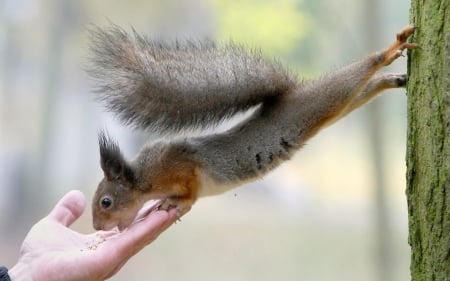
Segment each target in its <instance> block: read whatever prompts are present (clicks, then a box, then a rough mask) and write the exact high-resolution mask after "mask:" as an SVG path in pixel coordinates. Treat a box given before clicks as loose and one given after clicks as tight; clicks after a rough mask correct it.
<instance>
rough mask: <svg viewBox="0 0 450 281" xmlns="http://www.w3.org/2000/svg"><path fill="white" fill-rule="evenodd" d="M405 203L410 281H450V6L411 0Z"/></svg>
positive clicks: (432, 0) (444, 0)
mask: <svg viewBox="0 0 450 281" xmlns="http://www.w3.org/2000/svg"><path fill="white" fill-rule="evenodd" d="M411 23H413V24H415V25H416V26H417V27H418V28H417V30H416V32H415V34H414V36H413V38H412V41H413V42H415V43H418V44H420V46H421V48H420V49H417V50H413V51H412V52H410V54H409V55H410V56H409V60H408V75H409V82H408V87H407V93H408V144H407V155H406V160H407V190H406V195H407V201H408V216H409V237H408V240H409V244H410V245H411V277H412V280H414V281H419V280H420V281H421V280H439V281H442V280H450V142H449V136H450V5H449V0H426V1H423V0H412V6H411Z"/></svg>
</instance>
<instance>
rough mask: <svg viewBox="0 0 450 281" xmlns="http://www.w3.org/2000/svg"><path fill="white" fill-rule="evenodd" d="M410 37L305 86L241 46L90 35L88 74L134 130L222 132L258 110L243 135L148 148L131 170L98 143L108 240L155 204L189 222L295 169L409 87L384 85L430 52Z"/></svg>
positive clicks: (402, 78) (97, 209)
mask: <svg viewBox="0 0 450 281" xmlns="http://www.w3.org/2000/svg"><path fill="white" fill-rule="evenodd" d="M414 30H415V27H414V26H413V25H409V26H407V27H405V28H404V29H402V30H401V31H400V32H399V33H398V34H397V37H396V41H395V42H394V43H393V44H392V45H391V46H389V47H388V48H387V49H385V50H382V51H378V52H375V53H373V54H371V55H369V56H367V57H365V58H363V59H361V60H359V61H356V62H354V63H352V64H350V65H347V66H344V67H342V68H339V69H336V70H334V71H332V72H330V73H328V74H326V75H324V76H322V77H321V78H319V79H316V80H312V81H300V80H299V79H298V78H297V77H296V76H295V75H294V74H293V73H292V72H291V71H290V70H288V69H287V68H285V67H284V66H283V65H282V64H281V63H279V62H278V61H276V60H273V59H272V60H271V59H265V58H263V56H262V55H261V53H260V52H257V51H247V50H245V49H244V48H242V47H240V46H238V45H236V44H226V45H224V46H217V45H216V44H215V43H214V42H213V41H207V40H206V41H189V40H185V41H174V42H172V43H168V42H162V41H160V40H152V39H150V38H148V37H146V36H143V35H140V34H138V33H137V32H136V31H134V29H133V34H129V33H127V32H126V31H124V30H123V29H122V28H120V27H118V26H115V25H112V26H111V27H108V28H100V27H95V28H94V29H92V30H91V41H92V43H91V47H90V49H91V53H92V54H91V58H90V59H91V65H90V68H89V73H90V75H91V76H92V78H93V80H94V81H95V83H96V88H95V90H94V93H95V95H96V98H97V99H98V100H100V101H101V102H102V103H104V104H105V106H106V108H107V109H108V110H110V111H112V112H114V113H116V114H117V116H118V117H119V119H120V120H121V121H123V123H124V124H126V125H133V126H134V127H135V128H138V129H144V130H151V131H154V132H157V133H161V134H167V133H172V134H176V133H180V132H181V131H183V130H186V129H204V128H208V127H211V126H214V125H217V124H218V123H220V122H221V121H223V120H227V119H229V118H230V117H232V116H234V115H235V114H237V113H240V112H246V111H248V110H250V109H252V108H255V110H254V112H253V113H252V114H251V115H250V116H249V117H248V118H246V119H244V120H243V121H241V122H240V123H238V124H237V125H235V126H233V127H232V128H230V129H228V130H226V131H225V132H220V133H211V134H209V135H206V136H191V137H185V138H182V139H181V140H172V141H159V142H155V143H149V144H146V145H144V147H143V148H142V149H141V151H140V152H139V153H138V155H137V157H136V158H135V159H134V160H132V161H128V160H126V159H125V157H124V156H123V154H122V152H121V150H120V148H119V146H118V144H117V143H116V142H115V141H114V140H113V139H112V138H111V137H109V136H108V134H107V133H105V132H102V131H101V132H100V133H99V146H100V163H101V168H102V170H103V172H104V178H103V179H102V181H101V182H100V183H99V185H98V188H97V190H96V192H95V195H94V197H93V202H92V212H93V225H94V228H95V229H97V230H101V229H102V230H110V229H112V228H115V227H118V229H119V230H123V229H124V228H126V227H128V226H129V225H130V224H131V223H132V222H133V221H134V219H135V218H136V215H137V213H138V211H139V210H140V209H141V208H142V206H143V205H144V203H145V202H146V201H148V200H150V199H158V200H160V204H159V205H158V208H159V209H165V210H167V209H169V208H174V207H175V208H176V210H177V214H178V216H179V217H181V216H182V215H183V214H185V213H186V212H187V211H188V210H189V209H190V208H191V206H192V205H193V204H194V202H195V201H196V200H197V198H199V197H202V196H209V195H216V194H220V193H223V192H225V191H228V190H230V189H232V188H236V187H238V186H240V185H242V184H244V183H248V182H251V181H254V180H257V179H259V178H261V177H263V176H264V175H266V174H267V173H268V172H270V171H271V170H273V169H274V168H276V167H277V166H279V165H280V163H282V162H283V161H286V160H288V159H289V158H290V157H291V156H292V155H293V154H294V153H295V152H296V151H298V150H299V149H300V148H301V147H302V145H303V144H304V143H305V141H307V140H308V139H310V138H311V137H313V136H314V135H315V134H317V132H318V131H319V130H321V129H322V128H324V127H326V126H328V125H330V124H332V123H333V122H336V121H337V120H339V119H340V118H342V117H343V116H345V115H347V114H348V113H350V112H351V111H353V110H354V109H356V108H358V107H360V106H362V105H364V104H365V103H367V102H368V101H369V100H371V99H372V98H374V97H375V96H377V95H378V94H379V93H380V92H381V91H383V90H385V89H388V88H398V87H405V84H406V82H407V76H406V74H396V73H377V71H378V70H380V69H381V68H383V67H384V66H387V65H389V64H391V63H392V62H393V61H394V60H396V59H397V58H398V57H400V56H402V53H403V51H404V50H405V49H415V48H417V47H419V46H418V45H417V44H415V43H409V42H407V39H408V37H409V36H410V35H411V34H412V33H413V32H414Z"/></svg>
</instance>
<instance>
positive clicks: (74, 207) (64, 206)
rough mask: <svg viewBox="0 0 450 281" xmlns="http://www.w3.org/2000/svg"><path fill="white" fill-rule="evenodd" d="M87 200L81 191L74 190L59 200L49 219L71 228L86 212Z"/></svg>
mask: <svg viewBox="0 0 450 281" xmlns="http://www.w3.org/2000/svg"><path fill="white" fill-rule="evenodd" d="M85 203H86V200H85V197H84V195H83V193H81V191H79V190H72V191H70V192H69V193H67V194H66V195H64V197H63V198H61V199H60V200H59V202H58V203H57V204H56V206H55V207H54V208H53V210H52V211H51V212H50V214H49V215H48V216H47V218H49V219H51V220H54V221H57V222H59V223H61V224H63V225H65V226H70V225H71V224H72V223H73V222H74V221H75V220H76V219H78V218H79V217H80V216H81V214H82V213H83V211H84V208H85V205H86V204H85Z"/></svg>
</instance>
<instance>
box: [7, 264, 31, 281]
mask: <svg viewBox="0 0 450 281" xmlns="http://www.w3.org/2000/svg"><path fill="white" fill-rule="evenodd" d="M8 274H9V278H10V279H11V281H31V276H30V270H29V269H28V268H27V266H24V265H22V264H20V263H18V264H16V265H15V266H13V267H12V268H11V269H10V270H9V271H8Z"/></svg>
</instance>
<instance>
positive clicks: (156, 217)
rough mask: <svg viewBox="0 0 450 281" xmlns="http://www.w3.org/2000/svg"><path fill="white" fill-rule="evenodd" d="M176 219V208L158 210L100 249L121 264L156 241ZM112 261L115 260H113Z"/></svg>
mask: <svg viewBox="0 0 450 281" xmlns="http://www.w3.org/2000/svg"><path fill="white" fill-rule="evenodd" d="M176 220H177V214H176V210H175V209H173V210H170V211H169V212H167V211H157V212H154V213H151V214H150V215H148V216H147V217H146V218H145V219H143V220H142V221H139V222H137V223H135V224H133V225H132V226H131V227H130V228H129V229H128V230H127V231H125V232H123V233H121V234H120V235H118V236H117V237H116V238H115V239H111V240H108V241H107V242H105V243H104V244H103V245H102V246H103V247H102V248H100V249H99V250H102V251H103V250H105V251H107V252H108V253H109V255H110V258H112V259H113V260H115V262H116V263H119V264H121V263H122V262H123V261H127V260H128V259H129V258H130V257H132V256H133V255H135V254H136V253H137V252H139V251H140V250H141V249H142V248H144V247H145V246H146V245H148V244H149V243H151V242H152V241H154V240H155V239H156V238H157V237H158V236H159V234H161V232H163V231H164V230H166V229H167V228H168V227H169V226H170V225H172V224H173V223H174V222H175V221H176ZM108 242H110V243H108ZM107 244H108V246H111V247H114V251H111V250H110V249H109V250H108V246H107ZM112 252H114V254H112ZM111 262H114V261H112V260H111Z"/></svg>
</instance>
